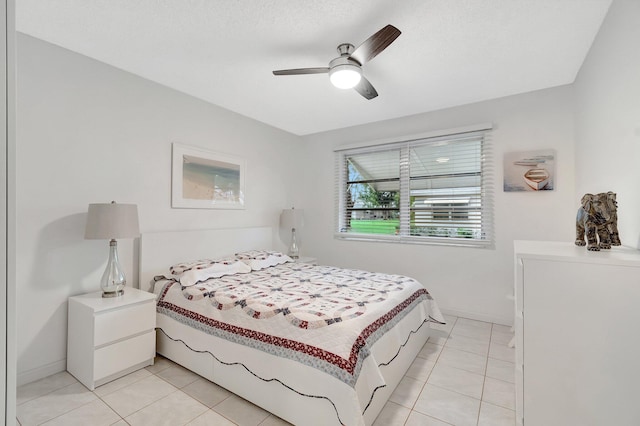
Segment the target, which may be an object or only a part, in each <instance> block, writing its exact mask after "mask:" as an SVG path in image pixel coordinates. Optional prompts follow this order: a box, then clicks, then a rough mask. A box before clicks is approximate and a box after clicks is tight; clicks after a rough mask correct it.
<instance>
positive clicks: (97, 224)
mask: <svg viewBox="0 0 640 426" xmlns="http://www.w3.org/2000/svg"><path fill="white" fill-rule="evenodd" d="M139 235H140V226H139V224H138V206H137V205H135V204H117V203H116V202H112V203H109V204H89V214H88V216H87V228H86V230H85V233H84V238H85V239H88V240H110V239H117V238H135V237H137V236H139Z"/></svg>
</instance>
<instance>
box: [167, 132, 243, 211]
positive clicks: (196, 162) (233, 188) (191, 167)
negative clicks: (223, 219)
mask: <svg viewBox="0 0 640 426" xmlns="http://www.w3.org/2000/svg"><path fill="white" fill-rule="evenodd" d="M245 168H246V162H245V160H243V159H241V158H238V157H234V156H231V155H226V154H220V153H216V152H212V151H207V150H204V149H201V148H196V147H191V146H186V145H181V144H177V143H174V144H173V161H172V173H171V207H173V208H183V209H244V178H245V174H246V172H245Z"/></svg>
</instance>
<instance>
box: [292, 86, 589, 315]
mask: <svg viewBox="0 0 640 426" xmlns="http://www.w3.org/2000/svg"><path fill="white" fill-rule="evenodd" d="M373 102H375V101H373ZM572 105H573V104H572V89H571V87H570V86H563V87H559V88H554V89H549V90H543V91H538V92H533V93H529V94H524V95H518V96H511V97H507V98H502V99H497V100H492V101H487V102H481V103H476V104H471V105H466V106H462V107H457V108H451V109H447V110H442V111H437V112H433V113H427V114H420V115H416V116H411V117H404V118H400V119H395V120H389V121H384V122H377V123H372V124H369V125H364V126H358V127H352V128H347V129H342V130H337V131H333V132H327V133H321V134H316V135H310V136H307V137H305V141H306V142H307V143H306V150H307V151H306V158H307V164H306V169H305V172H306V184H305V190H306V193H307V197H306V199H305V201H304V207H305V229H304V231H305V243H304V245H303V246H302V248H301V250H302V251H304V252H305V254H309V255H314V256H317V257H318V258H319V260H320V261H321V262H323V263H329V264H336V265H341V266H348V267H356V268H363V269H369V270H375V271H384V272H390V273H402V274H406V275H410V276H412V277H414V278H416V279H418V280H419V281H421V282H422V283H423V284H424V285H425V286H426V287H427V289H428V290H429V291H430V292H431V293H432V294H433V295H434V297H435V299H436V301H437V302H438V304H439V306H440V307H441V309H442V310H443V311H447V312H449V313H452V314H459V315H464V316H466V317H470V318H477V319H483V320H490V321H496V322H501V323H505V324H510V323H511V322H512V321H513V303H512V302H510V301H509V300H507V299H506V297H505V296H506V295H507V294H510V293H512V285H513V240H515V239H538V240H561V241H573V239H574V235H573V234H574V224H575V222H574V218H575V212H576V210H575V209H576V208H577V204H576V202H575V200H574V194H575V183H574V139H573V112H572ZM363 108H366V105H363ZM485 122H492V123H493V124H494V131H493V137H492V140H493V146H494V159H495V166H494V170H493V172H494V176H495V179H494V182H495V229H496V233H495V240H496V245H495V250H492V249H478V248H458V247H441V246H427V245H403V244H393V243H374V242H354V241H341V240H336V239H334V238H333V231H334V213H333V209H334V154H333V149H334V148H336V147H339V146H342V145H348V144H352V143H355V142H361V141H368V140H369V141H371V140H378V139H386V138H392V137H398V138H401V137H402V135H412V134H418V133H424V132H429V131H436V130H442V129H450V128H456V127H461V126H467V125H473V124H478V123H485ZM536 149H555V150H556V153H557V179H556V190H554V191H544V192H539V193H530V192H526V193H513V192H510V193H505V192H503V191H502V157H503V153H504V152H508V151H523V150H536Z"/></svg>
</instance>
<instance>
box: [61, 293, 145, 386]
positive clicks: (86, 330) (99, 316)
mask: <svg viewBox="0 0 640 426" xmlns="http://www.w3.org/2000/svg"><path fill="white" fill-rule="evenodd" d="M155 299H156V296H155V295H154V294H153V293H147V292H146V291H141V290H138V289H135V288H132V287H126V288H125V292H124V294H123V295H122V296H120V297H113V298H103V297H102V292H101V291H98V292H95V293H88V294H83V295H81V296H75V297H70V298H69V325H68V340H67V371H69V373H71V374H72V375H73V376H75V378H76V379H78V380H79V381H80V382H81V383H82V384H83V385H85V386H86V387H87V388H88V389H89V390H94V389H95V388H96V387H97V386H100V385H103V384H105V383H107V382H110V381H112V380H115V379H117V378H118V377H121V376H124V375H126V374H129V373H131V372H133V371H135V370H138V369H140V368H142V367H145V366H147V365H152V364H153V359H154V357H155V355H156V333H155V326H156V303H155Z"/></svg>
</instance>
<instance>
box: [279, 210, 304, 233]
mask: <svg viewBox="0 0 640 426" xmlns="http://www.w3.org/2000/svg"><path fill="white" fill-rule="evenodd" d="M303 226H304V210H302V209H285V210H282V213H281V214H280V227H281V228H283V229H292V228H296V229H300V228H302V227H303Z"/></svg>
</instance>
